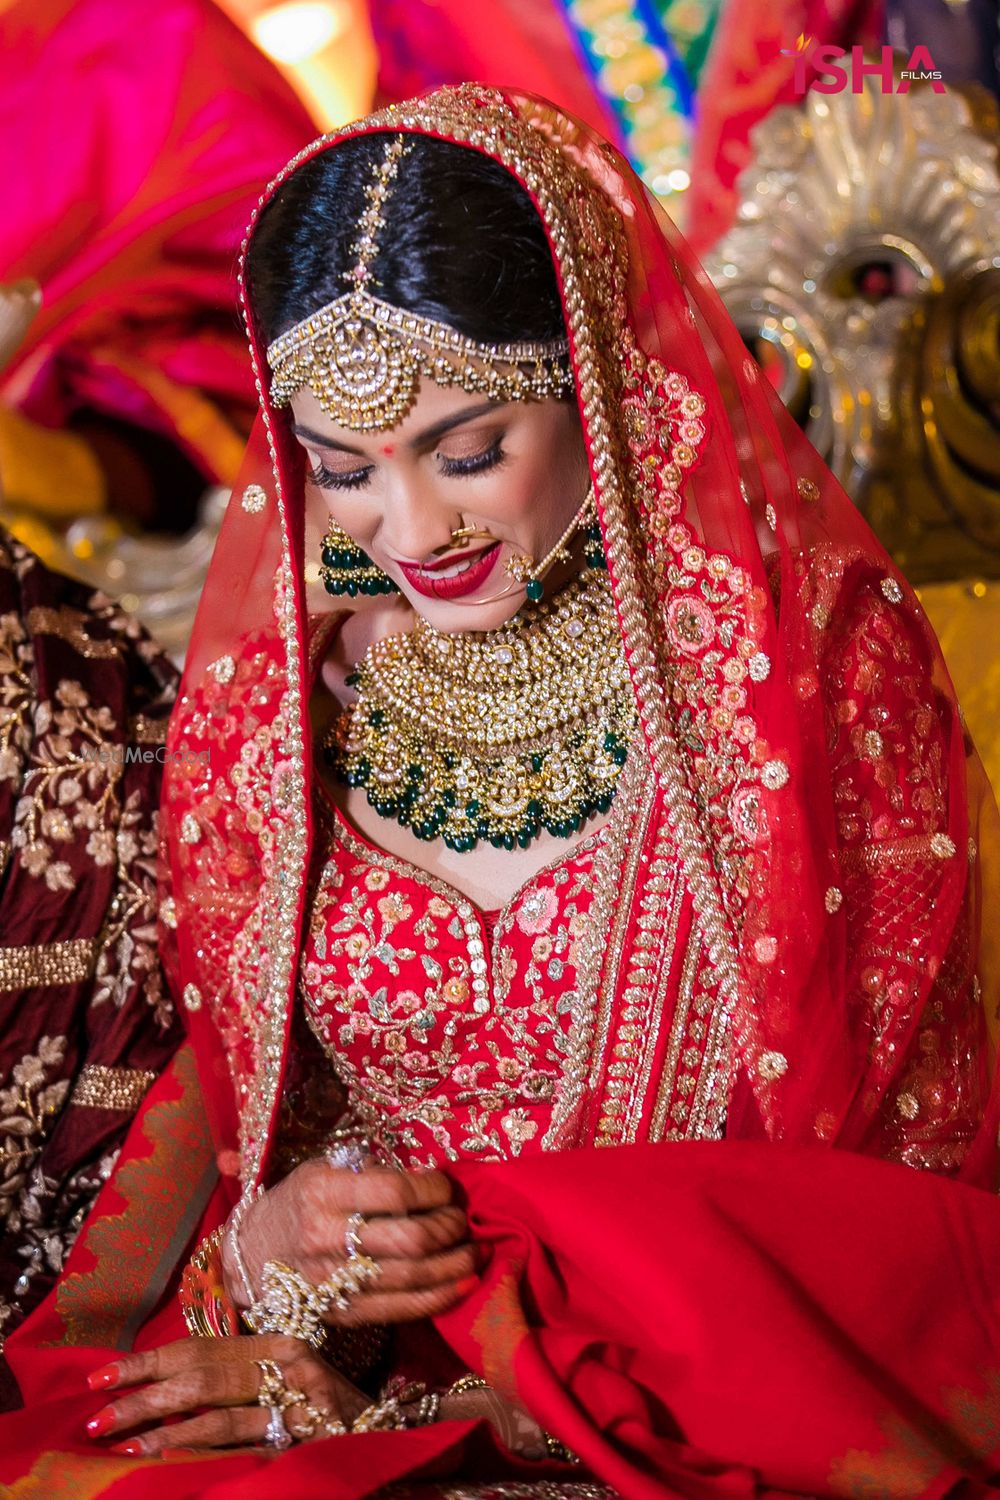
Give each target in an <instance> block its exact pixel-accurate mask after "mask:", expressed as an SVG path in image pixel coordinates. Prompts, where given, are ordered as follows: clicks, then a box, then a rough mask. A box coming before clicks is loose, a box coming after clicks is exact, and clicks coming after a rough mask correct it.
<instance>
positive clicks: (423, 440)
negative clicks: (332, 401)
mask: <svg viewBox="0 0 1000 1500" xmlns="http://www.w3.org/2000/svg"><path fill="white" fill-rule="evenodd" d="M506 405H507V403H506V402H505V401H482V402H480V404H479V405H478V406H467V407H463V408H462V410H461V411H457V412H453V413H452V415H451V416H450V417H442V418H441V420H440V421H438V422H432V423H431V425H430V426H429V427H424V428H423V429H422V430H421V431H420V432H418V433H416V434H415V435H414V436H413V437H412V438H410V441H409V445H408V446H409V447H411V448H422V447H425V446H426V445H427V444H428V443H435V442H437V440H438V439H439V438H442V437H444V435H445V433H446V432H451V431H452V429H453V428H455V427H461V426H463V424H464V423H466V422H474V421H475V420H476V418H477V417H484V416H486V415H487V414H488V413H490V412H497V411H501V410H502V409H503V408H504V406H506ZM292 431H293V432H294V433H295V436H296V437H300V438H302V439H303V441H304V442H307V443H313V444H315V446H316V447H318V448H331V449H333V450H334V451H336V452H337V453H353V454H354V456H355V457H356V458H366V457H367V456H368V455H367V454H366V453H364V452H363V451H362V449H360V448H352V447H351V446H350V444H349V443H338V442H335V441H334V439H333V438H331V437H324V435H323V434H322V433H320V432H314V431H313V430H312V428H311V427H305V426H303V425H302V424H301V423H299V422H296V423H295V424H294V425H293V427H292Z"/></svg>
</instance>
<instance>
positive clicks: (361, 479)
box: [309, 463, 372, 490]
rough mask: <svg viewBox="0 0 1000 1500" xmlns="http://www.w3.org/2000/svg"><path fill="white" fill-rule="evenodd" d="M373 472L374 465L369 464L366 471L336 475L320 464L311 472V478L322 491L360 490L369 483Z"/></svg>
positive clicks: (353, 471) (354, 470) (357, 470)
mask: <svg viewBox="0 0 1000 1500" xmlns="http://www.w3.org/2000/svg"><path fill="white" fill-rule="evenodd" d="M371 471H372V465H371V464H369V465H368V466H367V468H364V469H352V470H351V472H350V473H349V474H334V473H333V471H332V470H331V469H328V468H327V466H326V464H324V463H318V464H314V465H313V467H312V468H311V469H310V470H309V478H310V479H311V480H312V482H313V484H315V485H318V486H319V488H320V489H321V490H359V489H360V488H361V486H362V485H363V484H367V483H368V476H369V474H370V473H371Z"/></svg>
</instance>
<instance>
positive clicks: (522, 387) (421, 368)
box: [267, 135, 573, 432]
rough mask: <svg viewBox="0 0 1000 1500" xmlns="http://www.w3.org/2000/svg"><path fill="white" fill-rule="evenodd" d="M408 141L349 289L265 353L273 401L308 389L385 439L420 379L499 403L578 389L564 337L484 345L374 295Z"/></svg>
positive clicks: (372, 218)
mask: <svg viewBox="0 0 1000 1500" xmlns="http://www.w3.org/2000/svg"><path fill="white" fill-rule="evenodd" d="M411 149H412V146H411V144H410V143H409V141H408V140H407V137H406V136H405V135H396V136H390V137H388V144H387V146H386V150H385V153H384V155H383V157H382V160H381V162H380V163H379V164H378V166H377V167H376V169H375V174H374V177H373V180H372V181H371V182H370V183H369V184H368V185H367V187H366V188H365V196H366V198H367V200H368V202H367V207H366V208H365V211H364V213H363V214H362V215H361V218H360V220H359V222H358V238H357V239H356V240H355V241H354V243H353V245H352V246H351V253H352V255H353V256H354V257H355V261H354V264H353V265H352V266H351V268H350V269H349V270H347V271H345V272H344V273H343V277H342V279H343V280H344V281H345V282H346V283H347V285H348V287H349V290H348V291H346V292H344V293H343V294H342V295H341V296H340V297H336V298H335V299H334V300H333V301H332V302H328V303H327V304H326V305H325V306H324V307H320V308H318V309H317V311H316V312H314V313H312V314H310V316H309V317H307V318H303V319H302V321H301V322H299V323H296V324H295V326H294V327H293V328H290V329H289V330H288V331H287V333H283V334H282V335H281V336H280V338H277V339H275V340H274V342H273V343H272V344H271V345H270V346H269V347H268V350H267V362H268V364H269V366H270V368H271V372H272V378H271V400H272V402H273V403H274V405H275V406H287V405H288V403H289V402H290V401H291V399H292V397H293V396H294V395H295V392H296V391H298V390H300V389H302V388H303V387H304V386H308V387H309V389H310V390H311V391H312V393H313V395H314V396H315V397H316V400H317V401H318V402H319V404H320V406H321V407H322V408H323V410H324V411H325V412H326V413H327V414H328V415H329V416H331V417H332V418H333V420H334V421H335V422H337V423H338V424H339V425H340V426H341V427H347V428H350V429H351V430H353V431H354V432H386V431H388V430H389V429H390V428H392V427H395V425H396V423H397V422H399V421H401V420H402V418H403V417H404V416H405V415H406V413H407V412H408V411H409V409H410V407H411V405H412V404H413V401H414V398H415V396H416V391H417V387H418V385H419V382H420V377H421V376H422V375H426V376H428V377H429V378H430V379H431V380H434V381H436V383H437V384H438V385H443V386H453V385H458V386H461V387H462V388H463V389H464V390H466V391H469V392H470V393H473V394H482V395H485V396H487V397H488V398H489V399H490V400H493V401H526V400H539V401H541V400H544V399H545V398H546V397H548V396H562V395H565V394H567V393H568V392H570V391H571V390H572V389H573V374H572V370H571V368H570V363H569V344H568V342H567V340H566V339H551V340H548V341H544V342H520V343H517V342H511V343H498V344H481V343H478V342H477V341H476V340H475V339H470V338H466V337H465V335H464V334H461V333H459V332H458V331H457V330H456V329H454V328H450V327H449V326H448V324H447V323H441V322H438V321H436V320H435V319H433V318H424V317H420V316H418V315H417V314H415V313H409V312H405V311H404V310H403V309H402V308H399V307H394V306H393V305H392V303H390V302H386V301H384V300H383V299H382V298H381V297H378V296H376V295H375V293H374V291H373V288H375V287H377V286H379V285H380V283H379V281H378V280H377V278H376V277H375V274H374V271H373V269H372V267H373V265H374V263H375V260H376V259H377V257H378V253H379V237H380V235H381V233H382V231H383V230H384V229H385V222H386V221H385V209H386V204H387V202H388V200H389V197H390V194H391V191H392V187H393V184H394V182H395V180H396V175H397V173H398V171H399V164H400V162H401V160H402V159H403V158H404V157H405V156H406V155H407V153H408V152H409V151H410V150H411Z"/></svg>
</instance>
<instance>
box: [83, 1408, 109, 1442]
mask: <svg viewBox="0 0 1000 1500" xmlns="http://www.w3.org/2000/svg"><path fill="white" fill-rule="evenodd" d="M114 1425H115V1409H114V1407H113V1406H105V1407H104V1409H103V1411H99V1412H98V1413H97V1415H96V1417H91V1419H90V1421H89V1422H88V1423H87V1433H88V1435H89V1436H90V1437H93V1438H97V1437H103V1436H104V1434H105V1433H106V1432H110V1431H111V1429H112V1427H113V1426H114Z"/></svg>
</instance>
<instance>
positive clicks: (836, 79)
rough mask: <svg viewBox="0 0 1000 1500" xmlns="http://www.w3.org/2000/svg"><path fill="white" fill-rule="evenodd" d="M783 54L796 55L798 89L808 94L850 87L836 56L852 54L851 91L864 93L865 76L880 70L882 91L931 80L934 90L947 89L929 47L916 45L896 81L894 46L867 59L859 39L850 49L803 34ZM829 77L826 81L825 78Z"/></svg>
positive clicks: (905, 88)
mask: <svg viewBox="0 0 1000 1500" xmlns="http://www.w3.org/2000/svg"><path fill="white" fill-rule="evenodd" d="M781 55H782V57H794V59H795V70H794V74H793V77H794V80H795V92H796V93H797V94H803V95H804V94H805V93H807V92H808V90H809V88H810V87H812V88H813V89H815V90H816V92H817V93H819V94H841V93H843V91H844V89H845V88H846V87H847V73H848V70H847V68H846V67H845V68H842V67H839V66H838V65H837V59H838V58H841V57H845V58H846V57H848V56H849V57H850V60H851V64H850V74H851V93H852V94H863V93H864V89H865V78H866V77H871V76H873V75H874V74H878V75H879V76H880V78H881V82H882V93H883V94H908V93H909V92H910V85H911V84H913V83H929V84H930V86H931V88H932V89H933V90H934V92H935V94H943V93H945V92H946V90H945V86H944V84H943V83H942V81H941V70H940V69H939V68H936V67H935V66H934V59H933V57H931V52H930V48H929V47H914V49H913V51H912V53H911V54H910V58H909V61H908V62H907V64H906V67H905V68H902V69H901V70H900V73H899V80H898V83H897V80H896V74H895V68H894V62H895V54H894V52H893V49H892V48H891V47H883V48H882V56H881V61H879V62H874V61H868V60H867V59H866V57H865V49H864V47H863V46H862V45H861V44H860V43H859V42H856V43H855V44H854V46H853V47H852V48H851V49H850V52H848V51H847V50H846V49H845V48H843V47H836V46H834V45H833V44H832V43H829V42H823V43H820V42H817V41H816V40H815V39H814V38H813V37H809V36H803V35H800V36H799V37H798V38H797V40H796V43H795V46H794V47H782V48H781ZM809 69H812V70H813V72H814V73H815V74H816V77H815V79H814V80H813V82H812V84H811V85H810V84H809V81H808V79H807V77H806V74H807V72H808V71H809ZM824 80H826V81H824Z"/></svg>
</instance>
